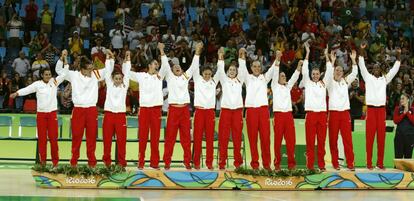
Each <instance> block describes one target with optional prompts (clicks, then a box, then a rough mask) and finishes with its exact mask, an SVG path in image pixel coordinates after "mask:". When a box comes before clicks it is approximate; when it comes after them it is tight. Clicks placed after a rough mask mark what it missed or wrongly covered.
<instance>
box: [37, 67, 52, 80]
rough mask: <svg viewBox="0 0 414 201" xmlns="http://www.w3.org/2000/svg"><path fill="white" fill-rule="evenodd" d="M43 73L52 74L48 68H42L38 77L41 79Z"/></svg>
mask: <svg viewBox="0 0 414 201" xmlns="http://www.w3.org/2000/svg"><path fill="white" fill-rule="evenodd" d="M45 71H50V72H52V70H51V69H50V68H42V69H40V70H39V77H40V78H42V79H43V75H44V74H45Z"/></svg>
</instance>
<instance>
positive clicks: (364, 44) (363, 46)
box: [360, 42, 368, 49]
mask: <svg viewBox="0 0 414 201" xmlns="http://www.w3.org/2000/svg"><path fill="white" fill-rule="evenodd" d="M367 46H368V45H367V43H366V42H363V43H361V45H360V48H361V49H365V48H366V47H367Z"/></svg>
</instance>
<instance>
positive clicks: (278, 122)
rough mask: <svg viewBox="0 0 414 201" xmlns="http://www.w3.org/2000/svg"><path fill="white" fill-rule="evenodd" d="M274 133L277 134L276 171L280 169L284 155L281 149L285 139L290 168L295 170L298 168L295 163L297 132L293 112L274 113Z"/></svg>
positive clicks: (275, 147) (275, 146)
mask: <svg viewBox="0 0 414 201" xmlns="http://www.w3.org/2000/svg"><path fill="white" fill-rule="evenodd" d="M274 133H275V145H274V149H275V160H274V165H275V168H276V169H280V161H281V160H282V155H281V153H280V148H281V146H282V140H283V138H285V142H286V152H287V157H288V168H289V169H293V168H295V166H296V161H295V144H296V136H295V135H296V132H295V122H294V120H293V115H292V112H275V113H274Z"/></svg>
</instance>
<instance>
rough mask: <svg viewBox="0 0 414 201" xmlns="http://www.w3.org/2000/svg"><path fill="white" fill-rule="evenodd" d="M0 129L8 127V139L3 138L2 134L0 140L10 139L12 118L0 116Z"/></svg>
mask: <svg viewBox="0 0 414 201" xmlns="http://www.w3.org/2000/svg"><path fill="white" fill-rule="evenodd" d="M0 127H8V128H9V135H8V137H6V136H4V135H3V133H1V134H0V138H11V137H12V117H9V116H0Z"/></svg>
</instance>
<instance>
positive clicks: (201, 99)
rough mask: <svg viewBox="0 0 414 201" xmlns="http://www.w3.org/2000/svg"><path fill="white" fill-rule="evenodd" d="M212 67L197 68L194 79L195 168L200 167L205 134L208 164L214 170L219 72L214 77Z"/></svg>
mask: <svg viewBox="0 0 414 201" xmlns="http://www.w3.org/2000/svg"><path fill="white" fill-rule="evenodd" d="M212 75H213V70H212V69H211V68H210V67H204V68H203V69H202V71H201V75H200V69H199V68H195V69H194V71H193V79H194V88H195V89H194V107H195V113H194V120H193V121H194V134H193V163H194V168H195V169H197V170H199V169H200V155H201V154H202V153H201V152H202V143H203V134H205V140H206V152H207V153H206V166H207V168H208V169H209V170H213V169H214V168H213V158H214V156H213V155H214V128H215V119H216V111H215V108H216V87H217V83H218V81H219V80H218V73H216V75H215V76H214V77H212Z"/></svg>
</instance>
